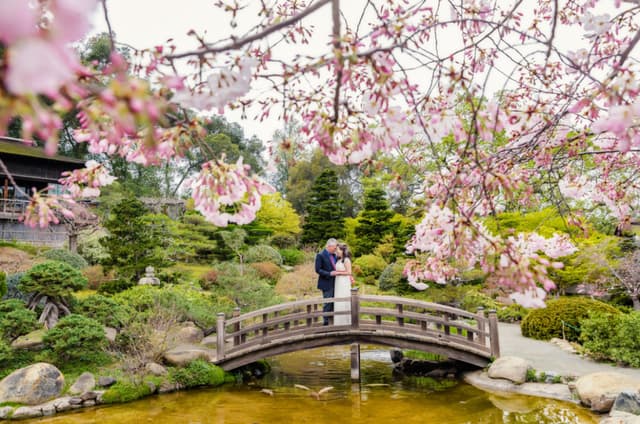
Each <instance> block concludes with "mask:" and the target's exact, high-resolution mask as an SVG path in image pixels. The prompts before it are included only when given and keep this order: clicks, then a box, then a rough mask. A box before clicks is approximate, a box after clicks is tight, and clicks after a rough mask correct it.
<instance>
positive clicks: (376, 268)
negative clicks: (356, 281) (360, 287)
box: [353, 255, 387, 280]
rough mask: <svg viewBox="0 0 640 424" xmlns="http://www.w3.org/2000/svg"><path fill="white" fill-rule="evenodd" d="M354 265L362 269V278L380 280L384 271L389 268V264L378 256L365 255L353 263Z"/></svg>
mask: <svg viewBox="0 0 640 424" xmlns="http://www.w3.org/2000/svg"><path fill="white" fill-rule="evenodd" d="M353 264H354V265H357V266H358V267H359V268H360V276H362V277H365V278H366V277H373V278H374V279H376V280H377V279H378V278H379V277H380V274H382V271H384V269H385V268H386V267H387V263H386V262H385V261H384V259H382V258H381V257H379V256H376V255H363V256H360V257H359V258H357V259H356V260H355V261H353Z"/></svg>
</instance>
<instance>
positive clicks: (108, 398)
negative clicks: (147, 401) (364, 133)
mask: <svg viewBox="0 0 640 424" xmlns="http://www.w3.org/2000/svg"><path fill="white" fill-rule="evenodd" d="M151 393H152V391H151V387H150V386H149V385H148V384H146V383H144V382H141V383H137V384H136V383H133V382H125V381H119V382H117V383H116V384H114V385H113V386H111V387H109V388H108V389H107V391H106V392H104V394H103V395H102V401H103V402H104V403H123V402H131V401H134V400H136V399H140V398H142V397H145V396H148V395H150V394H151Z"/></svg>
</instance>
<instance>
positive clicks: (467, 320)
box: [217, 289, 500, 360]
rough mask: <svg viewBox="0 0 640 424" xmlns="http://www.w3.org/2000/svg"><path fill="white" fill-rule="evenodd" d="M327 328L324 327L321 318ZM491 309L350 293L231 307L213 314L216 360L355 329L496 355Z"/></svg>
mask: <svg viewBox="0 0 640 424" xmlns="http://www.w3.org/2000/svg"><path fill="white" fill-rule="evenodd" d="M329 302H333V303H334V304H335V303H337V302H349V303H350V306H351V308H350V310H346V311H334V312H323V310H322V307H323V305H324V304H325V303H329ZM339 315H348V316H350V323H348V324H341V325H334V317H336V316H339ZM325 317H326V318H327V319H328V321H329V325H323V320H324V318H325ZM497 322H498V321H497V316H496V313H495V311H492V310H491V311H488V315H487V314H485V311H484V310H482V309H481V308H480V309H479V310H478V313H472V312H468V311H464V310H461V309H456V308H452V307H449V306H446V305H440V304H437V303H430V302H423V301H419V300H414V299H405V298H402V297H396V296H365V295H362V296H361V295H359V294H358V291H357V289H352V291H351V296H350V297H345V298H331V299H323V298H314V299H305V300H299V301H296V302H290V303H284V304H281V305H275V306H271V307H268V308H264V309H260V310H258V311H253V312H248V313H245V314H242V315H240V310H239V309H236V310H235V311H234V313H233V316H232V317H231V318H230V319H227V318H226V317H225V314H224V313H219V314H218V321H217V357H218V360H222V359H224V358H225V356H228V355H231V354H235V353H238V352H240V351H250V350H251V349H252V348H256V347H257V346H260V345H265V344H268V343H272V342H274V341H280V340H282V339H286V338H289V337H293V336H306V335H309V336H313V335H314V334H317V333H331V332H343V331H358V332H367V333H368V332H371V333H385V334H393V335H396V336H407V337H411V336H418V337H425V336H427V337H431V338H432V339H437V340H439V341H442V342H445V343H450V344H458V345H462V346H466V347H469V348H473V349H474V350H476V351H479V352H484V354H486V356H487V357H488V356H494V357H498V356H500V351H499V342H498V323H497Z"/></svg>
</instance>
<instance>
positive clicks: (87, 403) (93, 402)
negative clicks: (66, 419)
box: [82, 399, 96, 406]
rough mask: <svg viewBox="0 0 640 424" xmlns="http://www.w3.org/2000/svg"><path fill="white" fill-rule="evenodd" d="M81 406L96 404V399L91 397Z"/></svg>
mask: <svg viewBox="0 0 640 424" xmlns="http://www.w3.org/2000/svg"><path fill="white" fill-rule="evenodd" d="M82 406H96V401H95V400H93V399H91V400H86V401H85V402H84V403H83V404H82Z"/></svg>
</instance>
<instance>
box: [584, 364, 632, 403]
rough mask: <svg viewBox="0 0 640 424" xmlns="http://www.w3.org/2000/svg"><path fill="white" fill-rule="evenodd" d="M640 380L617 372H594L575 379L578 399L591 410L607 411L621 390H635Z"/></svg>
mask: <svg viewBox="0 0 640 424" xmlns="http://www.w3.org/2000/svg"><path fill="white" fill-rule="evenodd" d="M638 389H640V381H638V380H636V379H634V378H632V377H629V376H627V375H624V374H620V373H617V372H596V373H592V374H587V375H585V376H582V377H580V378H579V379H578V380H577V381H576V392H577V393H578V397H579V398H580V401H581V402H582V403H583V404H584V405H586V406H589V407H591V409H592V410H593V411H597V412H608V411H609V409H606V408H607V407H609V408H611V406H612V405H613V401H614V400H615V398H616V397H617V396H618V394H620V392H623V391H633V392H635V391H637V390H638Z"/></svg>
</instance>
